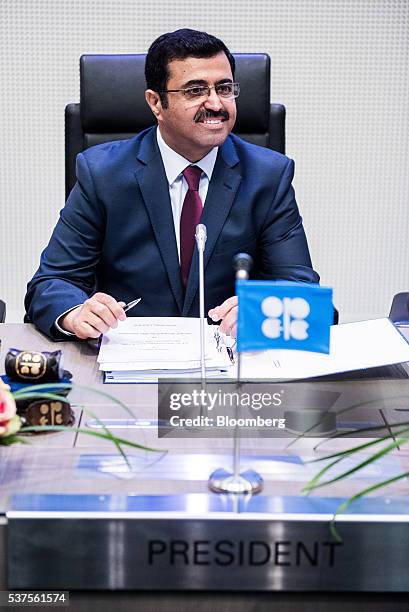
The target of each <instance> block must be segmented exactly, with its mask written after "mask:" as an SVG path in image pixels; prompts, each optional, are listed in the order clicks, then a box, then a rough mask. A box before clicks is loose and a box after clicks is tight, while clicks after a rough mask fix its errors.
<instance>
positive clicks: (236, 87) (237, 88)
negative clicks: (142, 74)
mask: <svg viewBox="0 0 409 612" xmlns="http://www.w3.org/2000/svg"><path fill="white" fill-rule="evenodd" d="M226 85H231V86H232V87H233V94H232V95H231V96H223V95H221V94H219V93H217V88H218V87H223V86H224V87H225V86H226ZM192 89H203V90H204V92H205V91H206V90H207V93H206V96H207V97H209V96H210V90H211V89H214V90H215V92H216V94H217V95H218V96H220V97H221V98H223V99H224V100H232V99H234V98H238V97H239V95H240V83H235V82H227V83H217V85H211V86H210V85H192V86H191V87H184V88H183V89H162V90H161V91H158V93H178V92H180V91H181V92H183V95H184V96H185V97H186V92H188V91H192ZM235 92H236V93H235ZM203 95H205V94H204V93H203V94H201V95H198V96H193V98H192V99H195V98H201V97H203Z"/></svg>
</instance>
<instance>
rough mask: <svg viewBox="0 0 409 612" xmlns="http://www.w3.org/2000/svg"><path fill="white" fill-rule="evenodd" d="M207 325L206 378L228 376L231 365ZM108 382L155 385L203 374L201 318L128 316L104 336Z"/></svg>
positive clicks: (101, 356) (101, 354)
mask: <svg viewBox="0 0 409 612" xmlns="http://www.w3.org/2000/svg"><path fill="white" fill-rule="evenodd" d="M214 329H215V328H214V326H209V325H207V324H206V347H205V363H206V374H207V375H209V376H210V375H213V376H215V375H222V376H227V374H228V371H229V368H231V366H232V363H231V361H230V359H229V356H228V354H227V352H226V350H225V349H223V350H218V349H217V345H216V341H215V338H214ZM98 363H99V369H100V370H103V371H104V372H105V373H106V374H105V382H139V381H141V382H145V381H146V382H149V381H150V382H152V381H156V380H157V379H158V378H166V377H172V378H174V377H186V376H187V375H192V374H195V373H200V370H201V368H200V319H192V318H182V317H127V319H125V321H122V322H120V323H119V324H118V327H117V328H116V329H111V330H110V331H109V332H107V333H106V334H104V336H103V338H102V343H101V348H100V351H99V355H98Z"/></svg>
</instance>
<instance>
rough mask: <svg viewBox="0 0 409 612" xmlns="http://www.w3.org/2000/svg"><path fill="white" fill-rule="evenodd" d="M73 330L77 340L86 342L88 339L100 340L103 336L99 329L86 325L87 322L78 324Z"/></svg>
mask: <svg viewBox="0 0 409 612" xmlns="http://www.w3.org/2000/svg"><path fill="white" fill-rule="evenodd" d="M73 329H74V333H75V335H76V336H77V338H80V340H86V339H87V338H99V337H100V335H101V334H100V332H99V331H98V330H97V329H95V328H94V327H92V325H89V324H88V323H85V321H80V322H78V324H77V325H75V326H74V328H73Z"/></svg>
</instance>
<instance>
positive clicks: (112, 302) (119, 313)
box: [90, 292, 126, 321]
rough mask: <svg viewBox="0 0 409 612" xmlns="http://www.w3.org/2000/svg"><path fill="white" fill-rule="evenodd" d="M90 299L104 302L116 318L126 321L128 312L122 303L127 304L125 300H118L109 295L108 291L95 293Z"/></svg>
mask: <svg viewBox="0 0 409 612" xmlns="http://www.w3.org/2000/svg"><path fill="white" fill-rule="evenodd" d="M90 300H93V301H94V300H95V301H96V302H97V303H100V304H104V305H105V306H106V307H107V308H108V310H110V312H112V314H113V315H114V317H115V319H119V320H120V321H124V320H125V319H126V314H125V312H124V309H123V307H122V304H123V305H124V306H125V302H117V301H116V299H115V298H113V297H112V295H108V294H107V293H101V292H98V293H95V294H94V295H93V296H92V297H91V298H90Z"/></svg>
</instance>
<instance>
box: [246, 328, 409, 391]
mask: <svg viewBox="0 0 409 612" xmlns="http://www.w3.org/2000/svg"><path fill="white" fill-rule="evenodd" d="M407 361H409V343H408V342H407V340H405V338H404V337H403V336H402V335H401V334H400V333H399V331H398V330H397V329H396V328H395V326H394V325H393V323H391V321H390V320H389V319H387V318H384V319H374V320H371V321H359V322H357V323H344V324H343V325H333V326H331V339H330V353H329V354H328V355H327V354H323V353H311V352H307V351H285V350H269V351H255V352H245V353H242V361H241V372H242V374H241V377H242V378H243V379H265V380H266V379H277V378H279V379H296V378H310V377H314V376H325V375H328V374H337V373H341V372H350V371H353V370H361V369H366V368H373V367H377V366H385V365H391V364H395V363H404V362H407Z"/></svg>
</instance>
